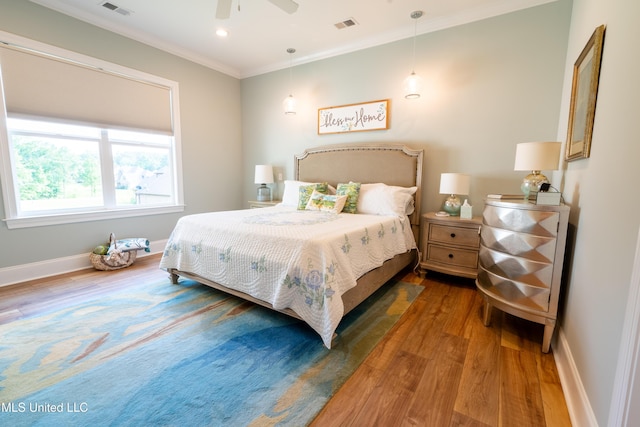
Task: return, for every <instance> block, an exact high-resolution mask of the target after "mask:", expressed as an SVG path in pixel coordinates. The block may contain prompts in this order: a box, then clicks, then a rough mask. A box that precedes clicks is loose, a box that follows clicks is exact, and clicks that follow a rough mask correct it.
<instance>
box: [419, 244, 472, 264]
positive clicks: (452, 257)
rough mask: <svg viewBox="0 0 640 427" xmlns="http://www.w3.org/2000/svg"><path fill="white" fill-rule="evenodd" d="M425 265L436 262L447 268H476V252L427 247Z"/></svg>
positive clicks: (437, 246)
mask: <svg viewBox="0 0 640 427" xmlns="http://www.w3.org/2000/svg"><path fill="white" fill-rule="evenodd" d="M425 261H426V262H427V263H431V262H437V263H441V264H446V265H449V266H457V267H465V268H471V269H473V270H476V269H477V268H478V251H474V250H466V249H459V248H450V247H446V246H439V245H427V254H426V260H425Z"/></svg>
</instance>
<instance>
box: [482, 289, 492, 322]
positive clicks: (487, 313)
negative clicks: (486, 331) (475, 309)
mask: <svg viewBox="0 0 640 427" xmlns="http://www.w3.org/2000/svg"><path fill="white" fill-rule="evenodd" d="M482 323H484V326H489V325H490V324H491V303H490V302H489V298H487V297H486V296H485V297H484V309H483V311H482Z"/></svg>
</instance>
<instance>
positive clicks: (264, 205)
mask: <svg viewBox="0 0 640 427" xmlns="http://www.w3.org/2000/svg"><path fill="white" fill-rule="evenodd" d="M280 202H282V200H270V201H266V202H258V201H257V200H249V208H250V209H256V208H267V207H269V206H275V205H277V204H278V203H280Z"/></svg>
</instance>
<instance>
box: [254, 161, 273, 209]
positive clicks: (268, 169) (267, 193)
mask: <svg viewBox="0 0 640 427" xmlns="http://www.w3.org/2000/svg"><path fill="white" fill-rule="evenodd" d="M253 182H254V183H256V184H260V187H258V195H257V200H258V201H259V202H268V201H270V200H271V188H269V187H267V184H273V166H271V165H256V173H255V179H254V180H253Z"/></svg>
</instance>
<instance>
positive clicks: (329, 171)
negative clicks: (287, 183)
mask: <svg viewBox="0 0 640 427" xmlns="http://www.w3.org/2000/svg"><path fill="white" fill-rule="evenodd" d="M422 160H423V150H414V149H411V148H409V147H407V146H404V145H394V144H340V145H328V146H323V147H317V148H309V149H307V150H305V151H304V152H303V153H301V154H298V155H296V156H295V159H294V164H295V179H296V180H299V181H307V182H328V183H329V184H331V185H333V186H334V187H335V186H336V185H337V184H338V183H340V182H349V181H353V182H360V183H363V184H371V183H377V182H383V183H385V184H387V185H397V186H400V187H414V186H415V187H418V191H416V194H415V211H414V213H413V214H412V215H411V218H410V219H411V223H412V224H413V225H419V224H420V195H421V192H422V191H421V184H422Z"/></svg>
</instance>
